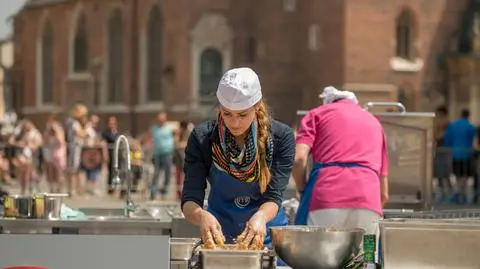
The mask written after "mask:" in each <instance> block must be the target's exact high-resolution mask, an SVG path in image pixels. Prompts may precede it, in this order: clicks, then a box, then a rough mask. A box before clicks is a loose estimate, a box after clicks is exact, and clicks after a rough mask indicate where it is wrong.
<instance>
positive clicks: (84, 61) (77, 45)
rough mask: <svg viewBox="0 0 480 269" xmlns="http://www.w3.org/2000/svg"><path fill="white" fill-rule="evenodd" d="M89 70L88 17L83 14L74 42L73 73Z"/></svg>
mask: <svg viewBox="0 0 480 269" xmlns="http://www.w3.org/2000/svg"><path fill="white" fill-rule="evenodd" d="M87 69H88V34H87V17H86V16H85V13H82V14H81V15H80V16H79V17H78V19H77V24H76V29H75V38H74V40H73V71H74V72H76V73H80V72H86V71H87Z"/></svg>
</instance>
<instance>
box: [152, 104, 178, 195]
mask: <svg viewBox="0 0 480 269" xmlns="http://www.w3.org/2000/svg"><path fill="white" fill-rule="evenodd" d="M151 132H152V138H153V164H154V166H155V171H154V173H153V178H152V184H151V186H150V200H155V198H156V197H157V192H158V183H159V182H158V181H159V177H160V173H161V172H163V173H164V181H163V186H162V188H160V195H161V198H162V199H165V197H166V195H167V194H168V188H169V186H170V178H171V177H172V165H173V162H172V161H173V160H172V158H173V150H174V143H175V138H174V135H173V128H172V126H171V125H169V124H168V123H167V113H165V112H160V113H158V115H157V117H156V122H155V123H154V124H153V125H152V128H151Z"/></svg>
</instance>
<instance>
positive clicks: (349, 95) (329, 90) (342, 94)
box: [320, 86, 358, 105]
mask: <svg viewBox="0 0 480 269" xmlns="http://www.w3.org/2000/svg"><path fill="white" fill-rule="evenodd" d="M320 98H323V104H324V105H325V104H330V103H333V102H335V101H337V100H341V99H347V100H350V101H352V102H354V103H355V104H358V99H357V96H356V95H355V94H354V93H353V92H349V91H340V90H338V89H336V88H335V87H332V86H328V87H325V88H324V89H323V92H322V94H320Z"/></svg>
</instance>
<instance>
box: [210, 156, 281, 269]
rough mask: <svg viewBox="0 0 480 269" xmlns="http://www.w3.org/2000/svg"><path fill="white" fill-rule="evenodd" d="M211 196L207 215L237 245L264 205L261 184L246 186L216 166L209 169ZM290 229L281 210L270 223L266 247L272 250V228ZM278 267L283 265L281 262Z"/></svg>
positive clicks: (226, 237)
mask: <svg viewBox="0 0 480 269" xmlns="http://www.w3.org/2000/svg"><path fill="white" fill-rule="evenodd" d="M209 182H210V195H209V197H208V211H209V212H210V213H212V214H213V215H214V216H215V218H217V220H218V222H219V223H220V226H221V227H222V231H223V234H224V235H225V239H226V243H227V244H232V243H234V239H235V238H236V237H237V236H238V235H240V234H241V233H242V232H243V230H245V227H246V223H247V222H248V220H249V219H250V218H251V217H252V216H253V214H255V213H256V212H257V211H258V209H259V208H260V206H261V205H262V194H261V193H260V187H259V183H258V181H256V182H253V183H245V182H242V181H240V180H238V179H235V178H233V177H232V176H230V175H228V174H227V173H225V172H223V171H221V170H219V169H218V168H217V167H216V166H215V164H214V163H212V166H211V169H210V176H209ZM286 225H288V218H287V215H286V214H285V211H284V210H283V208H282V207H281V208H280V209H279V210H278V213H277V215H276V216H275V218H273V219H272V220H271V221H270V222H268V223H267V235H266V236H265V242H264V244H265V246H267V247H268V248H269V249H272V242H271V239H270V228H269V227H273V226H286ZM278 265H284V263H283V262H282V261H280V259H278Z"/></svg>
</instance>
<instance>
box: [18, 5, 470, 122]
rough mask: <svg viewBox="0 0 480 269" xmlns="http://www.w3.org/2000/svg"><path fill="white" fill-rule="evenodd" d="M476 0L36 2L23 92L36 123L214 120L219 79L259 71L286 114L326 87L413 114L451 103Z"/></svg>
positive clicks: (26, 24)
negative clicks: (451, 79)
mask: <svg viewBox="0 0 480 269" xmlns="http://www.w3.org/2000/svg"><path fill="white" fill-rule="evenodd" d="M467 10H469V1H467V0H388V1H385V0H241V1H239V0H30V1H29V3H28V4H27V5H26V6H25V7H24V8H23V9H22V11H20V12H19V13H18V14H17V15H16V17H15V22H14V26H15V36H14V40H15V46H16V57H15V67H14V76H15V81H16V83H15V89H16V92H17V96H16V106H17V107H18V108H19V111H20V112H21V113H22V114H23V115H25V116H27V117H31V118H33V119H36V120H38V119H41V118H44V117H46V115H48V113H50V112H51V111H62V110H63V111H65V109H67V108H68V107H69V106H70V105H71V104H72V103H74V102H78V101H81V102H85V103H87V104H88V105H89V106H90V107H91V108H92V111H95V112H96V113H99V114H100V115H110V114H114V115H117V116H118V117H119V119H120V120H121V124H122V125H123V127H124V128H131V129H133V130H134V131H135V130H140V129H143V128H145V127H146V125H147V124H148V123H149V121H150V119H151V116H152V115H153V113H155V112H156V111H158V110H160V109H167V110H168V111H170V114H171V117H173V118H177V119H179V118H186V117H190V118H191V117H194V118H203V117H207V116H208V115H209V114H210V115H211V114H212V107H213V106H214V105H215V96H214V92H215V89H216V84H217V82H218V79H219V76H220V75H221V74H222V72H223V71H224V70H225V69H227V68H229V67H232V66H241V65H242V66H245V65H247V66H251V67H253V68H254V69H255V70H256V71H257V72H258V73H259V75H260V79H261V82H262V86H263V89H264V94H265V96H266V98H267V100H268V102H269V104H270V106H271V107H272V109H273V111H274V113H275V115H276V117H277V118H280V119H282V120H284V121H292V120H293V119H294V118H295V111H296V110H297V109H305V108H311V107H313V106H315V105H317V104H318V102H319V100H318V94H319V91H320V89H321V87H323V86H326V85H335V86H338V87H342V88H345V89H349V90H353V91H355V92H357V93H358V94H359V96H360V99H361V101H370V100H374V101H379V100H382V101H393V100H396V99H400V100H401V101H402V102H404V103H405V104H406V106H407V107H408V109H410V110H425V109H431V107H430V106H432V105H433V104H437V103H442V102H445V98H444V97H445V94H446V93H447V92H448V87H449V86H448V85H449V83H448V81H447V78H448V75H447V74H446V71H447V68H445V67H446V64H445V62H446V61H445V59H444V58H445V57H444V56H446V55H447V54H448V53H456V52H457V43H458V42H457V41H458V40H459V35H460V32H461V31H460V30H461V27H465V25H464V24H462V18H463V17H464V14H465V12H466V11H467Z"/></svg>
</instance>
